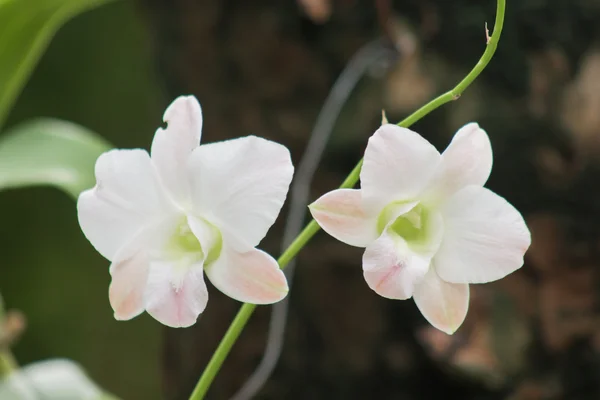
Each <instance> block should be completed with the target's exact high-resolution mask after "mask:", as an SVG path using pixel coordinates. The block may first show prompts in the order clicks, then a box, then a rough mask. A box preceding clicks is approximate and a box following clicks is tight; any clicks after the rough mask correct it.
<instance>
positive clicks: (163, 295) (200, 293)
mask: <svg viewBox="0 0 600 400" xmlns="http://www.w3.org/2000/svg"><path fill="white" fill-rule="evenodd" d="M189 261H190V260H182V259H178V260H172V261H171V260H163V261H152V262H151V263H150V269H149V273H148V281H147V286H146V291H145V293H144V300H145V305H146V311H147V312H148V314H150V315H151V316H152V317H154V318H155V319H156V320H157V321H159V322H160V323H162V324H164V325H166V326H170V327H172V328H185V327H188V326H191V325H194V324H195V323H196V320H197V319H198V316H199V315H200V314H201V313H202V312H203V311H204V309H205V308H206V303H207V302H208V291H207V289H206V283H205V282H204V274H203V263H202V261H201V260H200V261H197V262H193V263H190V262H189Z"/></svg>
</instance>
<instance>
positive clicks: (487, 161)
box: [426, 123, 493, 203]
mask: <svg viewBox="0 0 600 400" xmlns="http://www.w3.org/2000/svg"><path fill="white" fill-rule="evenodd" d="M492 163H493V157H492V145H491V143H490V139H489V137H488V135H487V133H486V132H485V131H484V130H483V129H481V128H480V127H479V125H477V124H476V123H470V124H467V125H465V126H463V127H462V128H460V129H459V130H458V132H456V135H454V138H453V139H452V142H450V145H449V146H448V148H446V150H445V151H444V153H443V154H442V162H441V164H440V168H439V170H438V172H437V173H436V176H435V178H434V179H433V181H432V182H431V185H430V189H429V190H428V193H427V195H426V196H427V197H428V198H431V200H432V201H433V202H438V203H439V202H441V201H444V200H446V199H448V198H449V197H450V196H452V195H453V194H454V193H456V192H457V191H459V190H460V189H462V188H464V187H466V186H469V185H476V186H483V185H484V184H485V182H486V181H487V179H488V177H489V176H490V172H491V171H492Z"/></svg>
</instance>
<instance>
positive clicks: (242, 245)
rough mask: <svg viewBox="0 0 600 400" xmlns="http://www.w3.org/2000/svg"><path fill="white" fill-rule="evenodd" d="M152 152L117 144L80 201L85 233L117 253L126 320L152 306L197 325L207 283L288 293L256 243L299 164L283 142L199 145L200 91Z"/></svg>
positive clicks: (115, 279)
mask: <svg viewBox="0 0 600 400" xmlns="http://www.w3.org/2000/svg"><path fill="white" fill-rule="evenodd" d="M164 121H165V122H166V123H167V124H168V126H167V128H166V129H158V130H157V132H156V135H155V136H154V141H153V142H152V148H151V152H150V155H149V154H148V153H147V152H146V151H145V150H141V149H134V150H111V151H109V152H107V153H104V154H102V155H101V156H100V157H99V158H98V160H97V162H96V180H97V184H96V186H95V187H94V188H93V189H91V190H88V191H86V192H83V193H82V194H81V195H80V197H79V201H78V203H77V209H78V214H79V223H80V225H81V228H82V230H83V233H84V234H85V236H86V237H87V238H88V240H89V241H90V242H91V243H92V245H93V246H94V247H95V248H96V250H98V252H99V253H100V254H102V255H103V256H104V257H106V258H107V259H108V260H110V261H111V262H112V264H111V266H110V274H111V276H112V282H111V285H110V289H109V297H110V303H111V305H112V307H113V309H114V312H115V318H116V319H119V320H128V319H131V318H133V317H135V316H137V315H139V314H140V313H142V312H143V311H144V310H146V311H147V312H148V313H149V314H150V315H151V316H153V317H154V318H156V319H157V320H158V321H160V322H161V323H163V324H165V325H168V326H171V327H187V326H190V325H193V324H194V323H195V322H196V320H197V318H198V315H199V314H200V313H201V312H202V311H203V310H204V308H205V306H206V303H207V300H208V292H207V289H206V284H205V282H204V273H206V276H207V277H208V279H209V280H210V281H211V282H212V283H213V285H214V286H215V287H216V288H217V289H219V290H220V291H221V292H223V293H225V294H226V295H228V296H230V297H232V298H234V299H236V300H239V301H243V302H248V303H254V304H270V303H274V302H277V301H279V300H281V299H282V298H284V297H285V295H286V294H287V291H288V286H287V281H286V279H285V276H284V274H283V272H282V271H281V270H280V269H279V267H278V265H277V262H276V261H275V260H274V259H273V258H272V257H271V256H270V255H268V254H266V253H265V252H263V251H261V250H257V249H255V246H257V245H258V244H259V242H260V241H261V240H262V239H263V237H264V236H265V235H266V233H267V231H268V229H269V228H270V227H271V225H273V223H274V222H275V219H276V218H277V215H278V214H279V211H280V210H281V207H282V205H283V202H284V200H285V198H286V195H287V191H288V187H289V184H290V182H291V180H292V175H293V171H294V168H293V166H292V162H291V159H290V154H289V151H288V150H287V149H286V148H285V147H284V146H282V145H280V144H277V143H275V142H271V141H269V140H265V139H261V138H258V137H255V136H247V137H242V138H238V139H233V140H227V141H223V142H218V143H211V144H207V145H202V146H199V143H200V136H201V130H202V112H201V109H200V105H199V104H198V102H197V100H196V99H195V98H194V97H192V96H190V97H179V98H177V99H176V100H175V101H174V102H173V103H172V104H171V105H170V106H169V107H168V108H167V110H166V111H165V114H164Z"/></svg>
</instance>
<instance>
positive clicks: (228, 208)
mask: <svg viewBox="0 0 600 400" xmlns="http://www.w3.org/2000/svg"><path fill="white" fill-rule="evenodd" d="M293 172H294V167H293V166H292V162H291V159H290V153H289V151H288V150H287V148H285V147H284V146H282V145H280V144H278V143H275V142H271V141H269V140H265V139H262V138H258V137H255V136H247V137H242V138H239V139H234V140H227V141H224V142H218V143H211V144H208V145H203V146H200V147H198V148H197V149H196V150H194V152H193V153H192V156H191V157H190V159H189V163H188V176H190V180H191V182H192V187H193V193H192V196H193V198H194V207H195V214H196V215H200V216H202V217H203V218H205V219H207V220H208V221H210V222H211V223H212V224H213V225H215V226H216V227H217V228H218V229H219V230H220V231H221V234H222V235H223V240H224V241H227V242H228V243H230V244H231V245H232V246H233V247H234V248H235V249H236V250H237V251H241V252H244V251H248V250H250V249H252V248H253V247H254V246H256V245H257V244H258V243H259V242H260V241H261V240H262V238H263V237H264V236H265V235H266V233H267V231H268V229H269V228H270V227H271V225H273V223H274V222H275V219H276V218H277V216H278V214H279V211H280V210H281V207H282V205H283V202H284V201H285V198H286V195H287V191H288V188H289V185H290V182H291V180H292V175H293Z"/></svg>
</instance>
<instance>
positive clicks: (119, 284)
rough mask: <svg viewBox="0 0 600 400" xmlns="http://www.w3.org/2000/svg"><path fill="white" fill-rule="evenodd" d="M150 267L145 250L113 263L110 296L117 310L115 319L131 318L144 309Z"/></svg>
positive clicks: (111, 302)
mask: <svg viewBox="0 0 600 400" xmlns="http://www.w3.org/2000/svg"><path fill="white" fill-rule="evenodd" d="M148 267H149V261H148V258H147V257H146V255H145V253H144V252H143V251H137V252H135V253H134V254H133V255H132V256H130V257H128V258H126V259H124V260H120V261H116V262H113V263H112V264H111V266H110V275H111V277H112V281H111V283H110V287H109V289H108V298H109V300H110V305H111V306H112V308H113V310H114V312H115V319H117V320H120V321H126V320H130V319H132V318H134V317H136V316H138V315H140V314H141V313H142V312H143V311H144V308H145V304H144V291H145V290H146V282H147V280H148Z"/></svg>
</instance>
